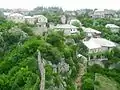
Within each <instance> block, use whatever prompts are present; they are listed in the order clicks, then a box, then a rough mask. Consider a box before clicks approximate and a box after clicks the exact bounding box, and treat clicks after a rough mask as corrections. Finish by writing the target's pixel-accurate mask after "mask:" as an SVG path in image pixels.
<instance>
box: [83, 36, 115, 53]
mask: <svg viewBox="0 0 120 90" xmlns="http://www.w3.org/2000/svg"><path fill="white" fill-rule="evenodd" d="M83 43H84V45H85V46H87V47H88V49H89V53H97V52H103V51H107V50H110V49H112V48H113V47H116V44H115V43H114V42H112V41H109V40H107V39H104V38H91V39H90V40H88V41H83Z"/></svg>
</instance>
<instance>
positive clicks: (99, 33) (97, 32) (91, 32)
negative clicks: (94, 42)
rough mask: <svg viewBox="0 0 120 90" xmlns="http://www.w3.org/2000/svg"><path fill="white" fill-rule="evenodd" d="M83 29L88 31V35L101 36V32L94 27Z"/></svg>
mask: <svg viewBox="0 0 120 90" xmlns="http://www.w3.org/2000/svg"><path fill="white" fill-rule="evenodd" d="M82 29H83V31H84V32H85V33H86V36H87V37H100V35H101V32H100V31H98V30H95V29H92V28H85V27H82Z"/></svg>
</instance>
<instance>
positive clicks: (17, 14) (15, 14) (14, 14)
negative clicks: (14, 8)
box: [10, 13, 23, 17]
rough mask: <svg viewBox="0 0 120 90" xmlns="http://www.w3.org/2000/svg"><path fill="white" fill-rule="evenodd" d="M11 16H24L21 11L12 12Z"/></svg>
mask: <svg viewBox="0 0 120 90" xmlns="http://www.w3.org/2000/svg"><path fill="white" fill-rule="evenodd" d="M10 16H21V17H22V16H23V15H22V14H20V13H13V14H10Z"/></svg>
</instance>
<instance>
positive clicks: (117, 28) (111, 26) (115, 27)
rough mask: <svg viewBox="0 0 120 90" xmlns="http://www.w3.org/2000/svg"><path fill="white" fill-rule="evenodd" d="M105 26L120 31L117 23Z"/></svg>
mask: <svg viewBox="0 0 120 90" xmlns="http://www.w3.org/2000/svg"><path fill="white" fill-rule="evenodd" d="M105 27H106V28H109V29H110V30H111V32H113V33H118V32H119V31H120V27H119V26H117V25H115V24H107V25H106V26H105Z"/></svg>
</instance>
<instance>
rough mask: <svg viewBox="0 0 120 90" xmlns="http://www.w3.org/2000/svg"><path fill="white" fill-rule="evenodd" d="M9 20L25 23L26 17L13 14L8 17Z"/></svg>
mask: <svg viewBox="0 0 120 90" xmlns="http://www.w3.org/2000/svg"><path fill="white" fill-rule="evenodd" d="M7 19H8V20H11V21H13V22H15V23H24V21H25V19H24V16H23V15H22V14H19V13H13V14H10V15H9V16H8V17H7Z"/></svg>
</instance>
